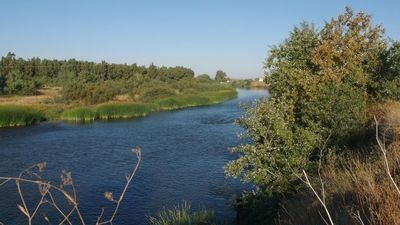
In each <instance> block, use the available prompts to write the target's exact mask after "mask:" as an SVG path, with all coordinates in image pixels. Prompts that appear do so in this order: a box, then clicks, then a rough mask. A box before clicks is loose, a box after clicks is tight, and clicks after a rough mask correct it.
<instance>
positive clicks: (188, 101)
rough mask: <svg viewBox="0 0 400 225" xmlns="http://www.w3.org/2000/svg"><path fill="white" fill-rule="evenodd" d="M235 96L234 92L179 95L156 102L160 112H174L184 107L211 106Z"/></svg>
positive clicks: (223, 91)
mask: <svg viewBox="0 0 400 225" xmlns="http://www.w3.org/2000/svg"><path fill="white" fill-rule="evenodd" d="M236 96H237V92H236V90H222V91H212V92H205V93H201V94H197V95H180V96H176V97H168V98H163V99H160V100H158V101H157V105H158V106H159V107H160V109H161V110H174V109H181V108H186V107H194V106H203V105H212V104H217V103H221V102H223V101H226V100H228V99H232V98H234V97H236Z"/></svg>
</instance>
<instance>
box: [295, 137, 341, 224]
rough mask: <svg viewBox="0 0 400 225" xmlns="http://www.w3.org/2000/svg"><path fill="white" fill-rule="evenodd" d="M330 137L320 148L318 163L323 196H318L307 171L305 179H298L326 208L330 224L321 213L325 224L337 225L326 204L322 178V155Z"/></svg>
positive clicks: (304, 173)
mask: <svg viewBox="0 0 400 225" xmlns="http://www.w3.org/2000/svg"><path fill="white" fill-rule="evenodd" d="M330 136H331V135H329V136H328V138H327V139H326V140H325V142H324V144H323V146H322V147H321V148H320V156H319V163H318V177H319V181H320V183H321V194H318V192H317V191H316V190H315V188H314V186H313V185H312V184H311V182H310V179H309V178H308V175H307V173H306V171H305V170H303V174H302V175H303V176H304V179H303V178H302V176H300V175H297V177H298V178H299V179H300V180H301V181H302V182H303V183H305V184H306V185H307V186H308V187H309V188H310V189H311V191H312V192H313V194H314V195H315V197H316V198H317V199H318V201H319V202H320V203H321V205H322V207H323V208H324V210H325V213H326V215H327V216H328V219H329V223H328V221H326V220H325V218H324V217H323V216H322V215H321V213H320V216H321V218H322V220H324V222H325V223H326V224H327V225H329V224H330V225H335V224H334V223H333V220H332V217H331V214H330V212H329V210H328V207H327V204H326V194H325V184H324V182H323V180H322V177H321V167H322V154H323V151H324V149H325V147H326V144H327V142H328V140H329V138H330ZM320 195H321V196H320Z"/></svg>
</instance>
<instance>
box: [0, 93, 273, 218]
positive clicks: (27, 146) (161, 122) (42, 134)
mask: <svg viewBox="0 0 400 225" xmlns="http://www.w3.org/2000/svg"><path fill="white" fill-rule="evenodd" d="M265 95H266V92H265V91H247V90H240V91H239V98H237V99H234V100H231V101H228V102H225V103H223V104H220V105H214V106H206V107H197V108H190V109H185V110H179V111H173V112H161V113H155V114H152V115H150V116H148V117H146V118H140V119H134V120H123V121H113V122H95V123H92V124H85V125H73V124H64V123H45V124H41V125H37V126H31V127H25V128H13V129H0V176H3V175H13V176H15V175H18V173H19V172H20V170H21V169H22V168H26V167H28V166H30V165H32V164H35V163H38V162H42V161H47V162H48V168H47V170H46V172H45V175H46V177H49V178H50V179H51V180H52V181H53V182H58V181H59V175H60V172H61V171H62V169H66V170H68V171H72V175H73V177H74V181H75V184H76V185H77V187H78V190H77V191H78V195H79V201H80V207H81V208H82V209H83V213H84V215H85V216H86V218H87V219H88V220H89V222H94V221H95V220H96V216H97V215H98V213H99V212H100V209H101V207H102V206H107V205H109V204H110V203H109V202H107V201H106V200H105V199H104V198H103V193H104V192H105V191H111V192H114V195H116V196H118V194H119V193H120V191H121V189H122V188H123V186H124V182H125V176H126V175H127V174H128V173H129V172H130V170H131V168H132V167H133V166H134V163H135V157H134V155H133V154H132V152H131V151H130V149H132V148H133V147H135V146H141V147H142V151H143V152H142V155H143V164H142V166H141V167H140V169H139V171H138V174H137V176H136V177H135V178H134V181H133V183H132V186H131V188H130V189H129V191H128V193H127V195H126V199H125V202H124V203H123V204H122V206H121V209H120V211H119V214H118V217H117V219H116V221H115V224H139V225H140V224H147V221H148V216H149V215H153V214H154V213H156V212H157V211H158V210H160V209H162V208H163V207H171V206H174V205H176V204H178V203H181V202H182V201H183V200H187V201H189V202H191V203H192V206H193V208H198V207H201V206H204V207H207V208H214V209H215V210H216V214H217V216H218V218H223V219H227V220H232V219H234V217H235V212H234V210H233V209H232V208H230V206H229V203H230V198H231V197H232V195H234V194H238V193H240V190H242V189H243V188H244V187H243V185H242V184H240V182H239V181H237V180H233V179H229V178H228V179H227V178H226V177H225V176H224V172H223V166H224V165H225V164H226V163H227V162H228V161H229V160H232V159H234V156H233V155H231V154H230V153H229V151H228V148H230V147H233V146H236V145H238V144H240V143H241V142H243V140H239V139H238V138H237V134H238V133H240V132H241V131H242V130H241V128H240V127H237V126H236V125H234V123H233V122H234V120H235V119H237V118H239V117H240V116H241V115H242V113H243V112H242V110H241V109H240V107H239V106H238V105H239V102H243V101H245V102H246V101H247V102H249V101H252V100H254V99H255V98H258V97H261V96H265ZM13 190H15V187H14V186H13V185H12V184H7V185H6V186H4V187H0V221H1V222H4V223H5V224H19V223H22V222H21V221H22V219H23V217H22V214H21V213H20V212H19V211H18V209H17V207H16V204H17V203H18V198H17V195H16V194H15V192H14V191H13Z"/></svg>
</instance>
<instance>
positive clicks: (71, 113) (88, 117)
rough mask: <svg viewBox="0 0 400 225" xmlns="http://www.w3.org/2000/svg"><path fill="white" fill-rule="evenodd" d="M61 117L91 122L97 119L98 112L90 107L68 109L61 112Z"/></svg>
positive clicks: (66, 119) (73, 120) (74, 120)
mask: <svg viewBox="0 0 400 225" xmlns="http://www.w3.org/2000/svg"><path fill="white" fill-rule="evenodd" d="M61 119H62V120H65V121H72V122H90V121H94V120H95V119H97V113H96V111H95V110H94V109H93V108H90V107H78V108H73V109H67V110H65V111H64V112H63V113H62V114H61Z"/></svg>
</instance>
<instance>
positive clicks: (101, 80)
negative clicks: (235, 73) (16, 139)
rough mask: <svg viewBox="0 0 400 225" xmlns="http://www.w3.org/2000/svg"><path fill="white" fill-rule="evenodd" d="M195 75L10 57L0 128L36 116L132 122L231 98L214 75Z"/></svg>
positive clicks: (1, 86) (2, 71)
mask: <svg viewBox="0 0 400 225" xmlns="http://www.w3.org/2000/svg"><path fill="white" fill-rule="evenodd" d="M217 78H218V80H212V79H211V78H210V77H209V76H208V75H200V76H198V77H194V72H193V71H192V70H191V69H188V68H184V67H156V66H155V65H153V64H152V65H150V66H149V67H145V66H137V65H136V64H132V65H125V64H124V65H120V64H108V63H106V62H102V63H92V62H86V61H76V60H73V59H72V60H67V61H60V60H46V59H44V60H41V59H39V58H33V59H28V60H24V59H21V58H18V59H17V58H16V57H15V55H13V54H11V53H9V54H8V55H7V56H5V57H2V59H1V61H0V108H1V110H3V111H7V112H8V114H5V113H3V114H2V116H1V117H0V120H1V121H0V127H5V126H16V125H29V124H33V123H36V122H38V121H40V120H37V119H36V120H33V121H26V120H27V118H23V117H12V118H11V117H9V116H10V115H12V114H14V113H13V112H15V114H18V115H19V114H21V113H20V112H23V113H22V114H25V115H30V114H31V112H34V111H38V112H40V113H41V119H43V120H59V119H62V120H68V121H83V122H87V121H93V120H96V119H103V120H109V119H118V118H133V117H140V116H145V115H148V114H149V113H151V112H156V111H160V110H173V109H180V108H185V107H193V106H202V105H210V104H216V103H221V102H223V101H226V100H228V99H231V98H234V97H236V95H237V93H236V90H235V89H234V87H233V86H231V85H228V84H226V83H224V81H226V80H228V79H229V78H228V77H227V75H226V74H225V73H224V72H223V71H217V73H216V79H217Z"/></svg>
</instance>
